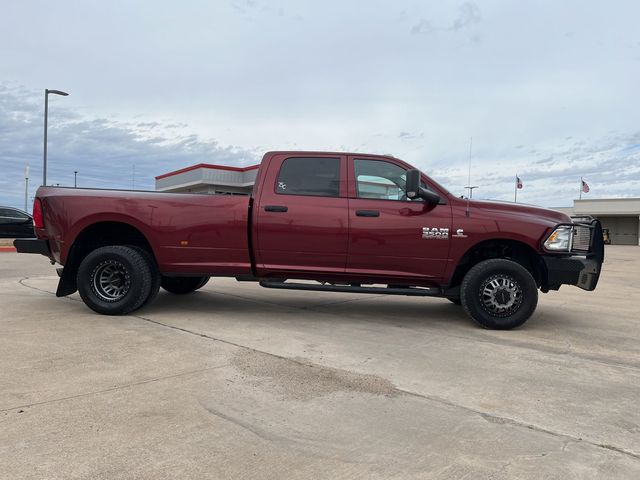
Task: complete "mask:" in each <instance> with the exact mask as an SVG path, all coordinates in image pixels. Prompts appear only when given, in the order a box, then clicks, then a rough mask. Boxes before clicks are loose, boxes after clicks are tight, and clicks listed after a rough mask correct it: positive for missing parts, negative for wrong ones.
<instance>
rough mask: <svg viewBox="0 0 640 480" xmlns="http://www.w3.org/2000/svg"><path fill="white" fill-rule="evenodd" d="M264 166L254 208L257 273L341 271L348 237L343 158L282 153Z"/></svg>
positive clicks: (345, 176)
mask: <svg viewBox="0 0 640 480" xmlns="http://www.w3.org/2000/svg"><path fill="white" fill-rule="evenodd" d="M264 167H266V170H265V174H264V178H262V179H261V181H262V184H261V186H260V190H259V193H258V197H257V198H256V203H257V205H254V218H255V219H256V222H255V223H254V229H255V231H254V232H253V233H254V235H253V238H254V239H255V245H254V248H255V256H256V259H255V261H256V267H257V269H258V271H259V273H260V274H261V275H265V274H268V273H269V272H278V271H299V272H327V273H342V272H344V270H345V266H346V260H347V240H348V232H349V230H348V208H347V166H346V157H344V156H342V155H336V154H321V153H319V154H309V155H303V154H286V153H282V154H276V155H274V156H273V157H271V158H270V159H269V162H268V165H266V166H264V165H263V168H264Z"/></svg>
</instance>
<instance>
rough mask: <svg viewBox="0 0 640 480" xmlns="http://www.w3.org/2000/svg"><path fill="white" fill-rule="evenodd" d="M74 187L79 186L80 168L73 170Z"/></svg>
mask: <svg viewBox="0 0 640 480" xmlns="http://www.w3.org/2000/svg"><path fill="white" fill-rule="evenodd" d="M73 188H78V170H74V171H73Z"/></svg>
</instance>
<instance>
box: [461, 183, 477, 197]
mask: <svg viewBox="0 0 640 480" xmlns="http://www.w3.org/2000/svg"><path fill="white" fill-rule="evenodd" d="M464 188H466V189H467V190H469V198H473V189H474V188H480V187H479V186H478V185H475V186H473V187H464Z"/></svg>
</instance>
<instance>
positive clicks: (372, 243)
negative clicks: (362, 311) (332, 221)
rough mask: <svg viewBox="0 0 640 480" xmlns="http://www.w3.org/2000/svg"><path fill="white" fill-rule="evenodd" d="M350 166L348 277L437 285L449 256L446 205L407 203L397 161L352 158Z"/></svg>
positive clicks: (402, 167) (401, 166)
mask: <svg viewBox="0 0 640 480" xmlns="http://www.w3.org/2000/svg"><path fill="white" fill-rule="evenodd" d="M348 166H349V179H350V182H349V184H350V188H349V197H350V198H349V222H350V230H349V253H348V259H347V272H348V273H353V274H357V275H365V276H369V277H372V278H373V277H375V278H382V277H384V278H388V279H391V278H393V279H397V280H409V279H420V280H425V281H426V282H427V283H429V282H430V281H434V282H438V281H439V280H440V279H441V277H442V275H443V273H444V269H445V266H446V264H447V258H448V256H449V242H450V235H451V207H450V205H447V204H441V205H426V204H425V202H424V201H423V200H421V199H418V200H413V201H412V200H409V199H408V198H407V197H406V188H405V187H406V171H407V168H406V166H405V165H404V164H403V163H402V162H400V161H394V160H392V159H384V160H383V159H378V158H366V157H364V156H363V157H360V156H353V157H349V158H348ZM424 186H425V187H428V185H427V184H424Z"/></svg>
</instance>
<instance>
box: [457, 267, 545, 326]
mask: <svg viewBox="0 0 640 480" xmlns="http://www.w3.org/2000/svg"><path fill="white" fill-rule="evenodd" d="M460 300H461V302H462V306H463V308H464V310H465V312H467V314H468V315H469V316H470V317H471V318H472V319H473V320H474V321H475V322H476V323H478V324H479V325H480V326H482V327H484V328H489V329H494V330H509V329H511V328H516V327H519V326H520V325H522V324H523V323H524V322H526V321H527V320H528V319H529V317H531V315H532V314H533V312H534V311H535V309H536V306H537V304H538V287H537V285H536V282H535V280H534V279H533V277H532V276H531V273H529V271H528V270H527V269H526V268H524V267H523V266H522V265H520V264H519V263H516V262H514V261H511V260H507V259H502V258H494V259H490V260H484V261H482V262H480V263H478V264H477V265H474V266H473V267H472V268H471V270H469V272H467V274H466V275H465V277H464V279H463V280H462V286H461V288H460ZM507 306H508V308H507Z"/></svg>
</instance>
